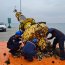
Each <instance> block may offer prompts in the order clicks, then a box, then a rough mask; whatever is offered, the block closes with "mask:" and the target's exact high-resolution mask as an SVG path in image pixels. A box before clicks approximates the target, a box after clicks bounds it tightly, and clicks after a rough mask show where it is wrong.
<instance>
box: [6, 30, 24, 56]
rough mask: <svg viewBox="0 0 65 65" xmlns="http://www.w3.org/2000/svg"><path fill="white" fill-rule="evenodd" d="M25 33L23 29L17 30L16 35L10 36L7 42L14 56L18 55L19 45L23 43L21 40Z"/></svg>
mask: <svg viewBox="0 0 65 65" xmlns="http://www.w3.org/2000/svg"><path fill="white" fill-rule="evenodd" d="M22 34H23V32H22V31H17V32H16V33H15V35H13V36H12V37H10V39H9V40H8V42H7V48H9V49H10V51H9V52H10V53H11V54H12V55H13V56H17V50H18V49H19V46H20V45H21V43H20V41H21V39H20V38H21V35H22Z"/></svg>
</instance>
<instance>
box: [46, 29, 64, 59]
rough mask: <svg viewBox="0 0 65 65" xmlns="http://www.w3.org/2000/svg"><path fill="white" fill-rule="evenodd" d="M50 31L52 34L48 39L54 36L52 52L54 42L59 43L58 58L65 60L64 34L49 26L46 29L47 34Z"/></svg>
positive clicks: (54, 46) (54, 45)
mask: <svg viewBox="0 0 65 65" xmlns="http://www.w3.org/2000/svg"><path fill="white" fill-rule="evenodd" d="M49 33H51V34H52V36H51V37H49V38H48V39H52V38H54V37H55V39H54V41H53V47H52V48H53V52H55V48H56V44H57V43H59V48H60V60H65V52H64V40H65V35H64V34H63V33H62V32H61V31H59V30H57V29H55V28H49V29H48V33H47V35H48V34H49Z"/></svg>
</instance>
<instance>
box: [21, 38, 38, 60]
mask: <svg viewBox="0 0 65 65" xmlns="http://www.w3.org/2000/svg"><path fill="white" fill-rule="evenodd" d="M37 42H38V39H37V38H33V40H32V41H27V42H26V44H25V46H24V47H23V49H22V52H23V56H24V59H27V60H28V61H33V57H34V56H35V55H36V43H37Z"/></svg>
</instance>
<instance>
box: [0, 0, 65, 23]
mask: <svg viewBox="0 0 65 65" xmlns="http://www.w3.org/2000/svg"><path fill="white" fill-rule="evenodd" d="M15 8H16V9H17V10H18V11H20V0H0V21H1V22H8V21H7V18H11V20H12V22H18V21H17V19H16V17H15V13H14V12H13V11H14V9H15ZM21 12H22V13H23V15H25V16H26V17H27V18H34V19H35V21H36V22H41V21H44V22H47V23H65V0H21Z"/></svg>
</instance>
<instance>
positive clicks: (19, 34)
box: [15, 31, 23, 36]
mask: <svg viewBox="0 0 65 65" xmlns="http://www.w3.org/2000/svg"><path fill="white" fill-rule="evenodd" d="M22 34H23V31H17V32H16V33H15V35H18V36H21V35H22Z"/></svg>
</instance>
